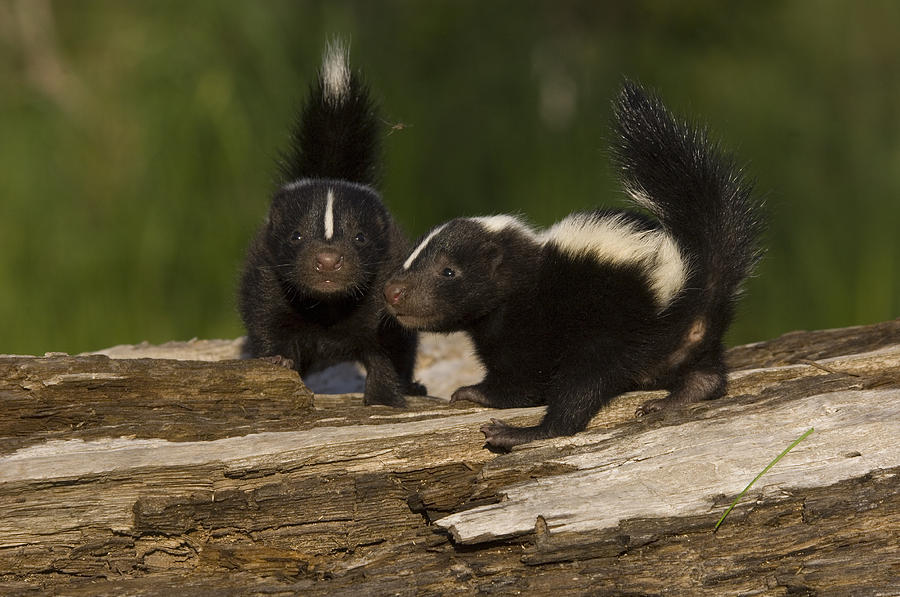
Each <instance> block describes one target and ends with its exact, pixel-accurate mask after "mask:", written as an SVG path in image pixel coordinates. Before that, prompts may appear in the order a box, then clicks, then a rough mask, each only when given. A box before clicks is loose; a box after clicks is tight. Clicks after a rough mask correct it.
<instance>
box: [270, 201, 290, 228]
mask: <svg viewBox="0 0 900 597" xmlns="http://www.w3.org/2000/svg"><path fill="white" fill-rule="evenodd" d="M287 204H288V198H287V196H286V195H285V194H284V193H277V194H276V195H275V196H274V197H272V203H271V204H270V205H269V213H268V214H266V229H267V230H269V231H270V232H271V231H272V230H278V229H279V228H281V227H282V225H283V224H284V220H285V211H286V210H287Z"/></svg>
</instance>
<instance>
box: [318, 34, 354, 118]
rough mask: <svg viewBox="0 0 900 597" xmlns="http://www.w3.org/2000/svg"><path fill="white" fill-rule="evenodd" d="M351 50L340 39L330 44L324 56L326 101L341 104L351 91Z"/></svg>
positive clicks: (323, 75) (326, 47)
mask: <svg viewBox="0 0 900 597" xmlns="http://www.w3.org/2000/svg"><path fill="white" fill-rule="evenodd" d="M349 53H350V51H349V48H348V47H347V45H345V44H344V42H343V41H341V40H339V39H335V40H332V41H330V42H328V44H327V45H326V46H325V54H324V55H323V56H322V72H321V77H322V87H323V89H324V92H325V101H327V102H329V103H331V104H334V105H337V104H340V103H341V102H342V101H343V99H344V98H345V97H346V96H347V93H348V92H349V91H350V65H349Z"/></svg>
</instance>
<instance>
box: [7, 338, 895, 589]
mask: <svg viewBox="0 0 900 597" xmlns="http://www.w3.org/2000/svg"><path fill="white" fill-rule="evenodd" d="M459 342H461V341H460V340H459V339H455V338H441V337H429V338H427V339H425V340H423V347H424V348H425V349H426V354H424V355H423V356H422V357H421V358H420V361H421V362H422V363H424V364H423V365H422V366H421V367H420V369H419V372H418V376H419V378H420V379H423V381H425V383H426V384H430V385H431V386H432V387H438V388H439V392H438V393H439V394H440V395H444V396H445V395H446V392H447V389H448V388H450V389H452V387H455V386H454V384H457V385H458V384H459V383H471V380H472V378H473V376H474V377H475V378H476V379H477V366H475V365H474V361H473V359H472V358H471V356H470V355H469V354H468V352H467V351H468V350H469V349H468V347H467V345H465V344H464V343H463V344H460V343H459ZM239 349H240V345H239V342H234V341H221V342H218V343H216V342H215V341H206V342H193V343H179V344H170V345H165V346H163V347H152V346H148V345H141V346H137V347H116V348H114V349H109V350H108V351H104V352H106V353H107V354H112V355H113V356H117V357H145V356H147V354H148V353H152V354H154V355H157V356H160V355H168V356H176V355H175V354H174V352H177V353H178V354H177V356H178V357H179V358H196V359H205V360H202V361H201V360H181V361H179V360H172V359H159V358H130V359H125V358H109V357H108V356H100V355H92V356H74V357H73V356H62V355H50V356H46V357H41V358H36V357H11V356H10V357H0V401H2V406H3V410H2V413H3V414H2V415H0V588H2V590H0V593H3V594H26V595H28V594H35V595H38V594H58V593H65V594H67V595H121V594H130V595H162V594H166V593H170V594H172V593H174V594H192V595H222V594H231V593H240V594H260V595H262V594H266V595H269V594H273V593H274V594H298V593H299V594H305V595H344V594H346V595H361V594H401V595H413V594H416V595H418V594H424V595H432V594H433V595H441V594H445V593H450V592H453V593H463V594H481V593H499V594H509V593H516V592H519V593H522V594H546V593H557V594H592V595H597V594H662V593H669V594H672V593H675V594H692V595H722V594H758V595H787V594H808V595H812V594H818V593H825V594H855V595H856V594H858V595H895V594H900V548H898V536H900V497H898V496H900V447H898V440H897V438H898V437H900V320H894V321H890V322H885V323H882V324H878V325H874V326H860V327H855V328H845V329H841V330H826V331H820V332H795V333H792V334H788V335H786V336H783V337H781V338H778V339H775V340H772V341H770V342H764V343H757V344H754V345H748V346H743V347H737V348H735V349H732V350H731V351H730V352H729V362H730V363H731V365H732V367H733V368H734V371H733V372H732V373H731V375H730V388H729V393H728V395H727V396H726V397H724V398H721V399H719V400H715V401H710V402H705V403H701V404H697V405H691V406H689V407H688V408H685V409H684V410H682V411H680V412H673V413H665V414H654V415H651V416H647V417H643V418H640V419H636V418H635V417H634V411H635V408H636V407H637V406H638V405H639V404H641V403H642V402H643V401H645V400H647V399H649V398H650V397H651V396H653V395H654V394H652V393H647V392H635V393H630V394H625V395H623V396H620V397H618V398H617V399H616V400H614V401H613V402H612V403H611V404H610V405H609V406H608V407H607V408H605V409H604V410H603V411H601V412H600V413H599V414H598V415H597V416H596V417H595V418H594V420H593V421H592V423H591V425H590V427H589V428H588V429H587V430H586V431H585V432H583V433H579V434H577V435H575V436H573V437H566V438H554V439H552V440H546V441H541V442H535V443H533V444H528V445H525V446H521V447H519V448H517V449H516V450H514V451H513V452H511V453H509V454H502V455H496V454H493V453H491V452H489V451H487V450H485V449H483V447H482V446H483V437H482V435H481V434H480V433H479V432H478V427H479V425H480V424H481V423H484V422H486V421H487V420H489V418H490V417H492V416H494V417H496V416H500V417H502V418H503V419H505V420H508V421H511V422H514V423H518V424H524V423H528V422H532V421H536V420H538V419H539V418H540V416H541V414H542V412H543V409H542V408H525V409H510V410H505V411H502V412H501V411H493V410H490V409H484V408H480V407H475V406H461V404H460V405H454V406H450V405H449V404H448V403H447V401H446V400H445V399H437V398H411V399H410V407H409V408H408V409H405V410H399V409H393V408H390V407H383V406H363V404H362V398H361V396H360V395H359V394H351V395H324V394H315V395H313V394H312V393H311V392H310V391H309V390H307V388H306V386H305V385H304V384H303V383H302V382H301V380H300V379H299V377H298V376H297V375H296V373H294V372H292V371H290V370H287V369H284V368H281V367H278V366H275V365H271V364H269V363H266V362H263V361H257V360H244V361H242V360H234V359H232V358H230V357H236V356H237V355H238V352H239ZM173 351H174V352H173ZM435 355H437V356H438V357H439V358H436V356H435ZM222 358H224V359H226V360H216V359H222ZM453 359H458V367H457V366H456V365H457V361H455V360H453ZM447 363H453V364H454V369H452V370H451V369H449V368H448V367H447ZM457 369H458V371H457ZM347 375H350V374H347ZM350 376H351V377H352V375H350ZM354 379H355V378H354ZM356 381H358V380H355V381H354V383H356ZM657 395H661V394H657ZM811 427H812V428H814V429H815V431H814V432H813V433H812V434H811V435H810V436H809V437H807V438H806V439H805V440H804V441H802V442H801V443H800V444H799V445H798V446H797V447H796V448H794V449H793V450H792V451H791V452H790V453H788V454H787V455H786V456H785V457H784V458H783V459H782V460H781V461H780V462H779V463H777V464H776V465H775V466H774V467H773V468H772V469H771V470H770V471H769V472H768V473H766V474H765V475H764V476H763V477H762V478H761V479H760V480H759V481H758V482H757V483H756V484H755V485H754V486H753V488H752V489H751V490H750V491H749V492H748V493H747V494H746V495H745V496H743V497H742V498H741V500H740V502H739V505H738V506H737V507H736V508H735V510H734V511H732V512H731V514H730V515H729V516H728V518H726V519H725V521H724V523H723V525H722V526H721V527H720V529H719V531H718V532H717V533H713V531H712V529H713V526H714V525H715V523H716V521H717V520H718V518H719V517H720V516H721V514H722V513H723V512H724V510H725V508H726V507H727V506H728V504H730V503H731V501H732V500H733V499H734V498H735V497H736V496H737V494H738V493H739V492H740V491H741V490H742V489H743V488H744V487H745V486H746V485H747V483H749V482H750V480H752V479H753V477H754V476H756V474H757V473H759V472H760V471H761V470H762V469H763V468H764V467H765V466H766V464H767V463H768V462H769V461H771V460H772V458H774V457H775V456H776V455H778V454H779V453H780V452H781V451H782V450H784V448H786V447H787V446H788V445H789V444H790V443H791V442H792V441H793V440H794V439H796V438H797V437H799V436H800V435H801V434H802V433H803V432H804V431H806V430H807V429H809V428H811Z"/></svg>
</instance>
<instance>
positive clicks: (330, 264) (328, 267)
mask: <svg viewBox="0 0 900 597" xmlns="http://www.w3.org/2000/svg"><path fill="white" fill-rule="evenodd" d="M343 266H344V256H343V255H342V254H340V253H337V252H335V251H322V252H321V253H316V271H317V272H335V271H337V270H339V269H341V268H342V267H343Z"/></svg>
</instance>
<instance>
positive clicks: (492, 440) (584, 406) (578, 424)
mask: <svg viewBox="0 0 900 597" xmlns="http://www.w3.org/2000/svg"><path fill="white" fill-rule="evenodd" d="M569 379H570V381H569V382H568V387H561V388H557V389H556V390H552V389H548V390H547V413H546V414H545V415H544V418H543V419H542V420H541V422H540V423H538V424H537V425H534V426H532V427H512V426H511V425H508V424H506V423H505V422H503V421H500V420H498V419H491V422H490V423H488V424H486V425H482V427H481V432H482V433H483V434H484V439H485V443H486V444H487V446H488V448H492V449H496V450H509V449H510V448H512V447H513V446H518V445H519V444H525V443H528V442H531V441H535V440H538V439H546V438H550V437H557V436H560V435H574V434H576V433H578V432H579V431H583V430H584V429H585V428H586V427H587V426H588V423H590V421H591V419H592V418H593V416H594V415H596V414H597V411H599V410H600V409H601V408H602V407H603V406H604V405H605V404H606V403H607V402H609V401H610V400H611V399H612V398H614V397H615V396H617V395H618V394H620V393H622V392H624V391H625V390H626V389H627V384H626V383H625V381H624V378H623V379H622V380H617V381H615V382H612V381H611V380H609V379H607V380H605V381H599V380H596V379H590V378H587V379H583V380H582V381H583V384H573V383H572V381H571V379H572V378H569Z"/></svg>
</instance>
